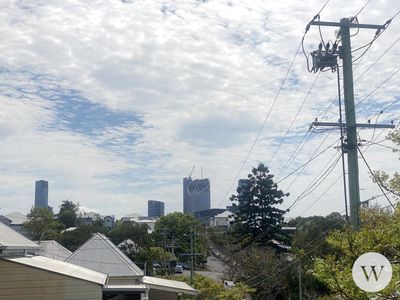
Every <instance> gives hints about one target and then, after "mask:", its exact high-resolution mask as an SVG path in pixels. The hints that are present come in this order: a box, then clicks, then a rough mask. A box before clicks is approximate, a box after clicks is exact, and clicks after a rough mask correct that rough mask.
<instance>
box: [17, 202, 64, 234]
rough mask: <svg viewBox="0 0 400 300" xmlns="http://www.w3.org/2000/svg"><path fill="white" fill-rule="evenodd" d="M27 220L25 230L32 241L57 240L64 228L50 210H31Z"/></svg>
mask: <svg viewBox="0 0 400 300" xmlns="http://www.w3.org/2000/svg"><path fill="white" fill-rule="evenodd" d="M27 218H28V220H27V221H26V222H25V223H24V224H23V228H24V230H25V231H26V233H27V234H28V236H29V237H30V238H31V239H32V240H44V239H57V238H58V237H59V235H60V232H61V230H62V229H63V228H64V226H63V224H61V223H59V222H58V221H56V220H54V215H53V213H52V212H51V211H50V210H49V209H48V208H39V207H34V208H31V211H30V212H29V214H28V215H27Z"/></svg>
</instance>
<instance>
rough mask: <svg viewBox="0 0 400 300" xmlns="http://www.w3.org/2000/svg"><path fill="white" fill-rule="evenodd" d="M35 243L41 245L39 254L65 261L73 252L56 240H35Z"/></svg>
mask: <svg viewBox="0 0 400 300" xmlns="http://www.w3.org/2000/svg"><path fill="white" fill-rule="evenodd" d="M35 243H37V244H38V245H39V247H40V249H39V255H42V256H45V257H48V258H52V259H57V260H61V261H64V260H65V259H66V258H68V257H69V256H71V254H72V252H71V251H69V250H68V249H67V248H65V247H64V246H63V245H60V244H59V243H57V242H56V241H54V240H49V241H40V242H37V241H35Z"/></svg>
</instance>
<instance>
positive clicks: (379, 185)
mask: <svg viewBox="0 0 400 300" xmlns="http://www.w3.org/2000/svg"><path fill="white" fill-rule="evenodd" d="M357 150H358V152H359V153H360V155H361V157H362V159H363V161H364V163H365V165H366V166H367V168H368V170H369V172H370V173H371V176H373V171H372V169H371V167H370V166H369V164H368V162H367V160H366V159H365V157H364V154H363V153H362V151H361V150H360V147H357ZM378 181H379V179H378V180H377V181H375V182H376V184H377V185H378V187H379V189H380V190H381V191H382V193H383V194H384V195H385V197H386V199H387V201H388V202H389V204H390V205H391V206H392V207H393V209H394V210H396V207H395V206H394V205H393V203H392V201H390V199H389V197H388V196H387V195H386V193H385V191H384V190H383V188H382V186H381V183H380V182H378Z"/></svg>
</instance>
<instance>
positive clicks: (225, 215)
mask: <svg viewBox="0 0 400 300" xmlns="http://www.w3.org/2000/svg"><path fill="white" fill-rule="evenodd" d="M233 220H234V214H232V213H231V212H230V211H228V210H226V211H224V212H222V213H220V214H218V215H216V216H214V217H212V218H211V219H210V226H212V227H224V228H228V227H230V222H231V221H233Z"/></svg>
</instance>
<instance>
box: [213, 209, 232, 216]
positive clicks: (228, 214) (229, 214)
mask: <svg viewBox="0 0 400 300" xmlns="http://www.w3.org/2000/svg"><path fill="white" fill-rule="evenodd" d="M233 215H234V214H233V213H231V212H230V211H229V210H226V211H224V212H222V213H220V214H218V215H216V216H215V217H214V218H230V217H231V216H233Z"/></svg>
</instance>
